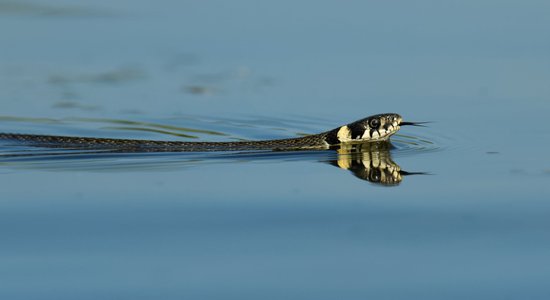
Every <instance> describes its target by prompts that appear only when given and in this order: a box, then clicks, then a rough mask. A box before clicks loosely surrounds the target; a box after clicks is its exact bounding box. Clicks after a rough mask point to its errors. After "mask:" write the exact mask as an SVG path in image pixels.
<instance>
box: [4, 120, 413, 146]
mask: <svg viewBox="0 0 550 300" xmlns="http://www.w3.org/2000/svg"><path fill="white" fill-rule="evenodd" d="M419 123H420V122H404V121H403V118H402V117H401V116H400V115H399V114H396V113H383V114H376V115H372V116H369V117H366V118H363V119H360V120H357V121H355V122H352V123H349V124H346V125H343V126H340V127H337V128H334V129H332V130H329V131H326V132H322V133H318V134H312V135H307V136H302V137H296V138H286V139H272V140H245V141H228V142H206V141H205V142H191V141H161V140H140V139H118V138H117V139H114V138H95V137H79V136H57V135H36V134H19V133H0V140H2V141H12V142H17V143H24V144H28V145H31V146H36V147H47V148H66V149H89V150H110V151H119V152H208V151H246V150H271V151H295V150H329V149H339V148H341V147H342V146H343V145H350V144H358V143H369V142H382V141H388V140H389V138H390V136H392V135H393V134H395V133H396V132H397V131H398V130H399V129H400V127H401V126H404V125H415V126H417V125H418V124H419Z"/></svg>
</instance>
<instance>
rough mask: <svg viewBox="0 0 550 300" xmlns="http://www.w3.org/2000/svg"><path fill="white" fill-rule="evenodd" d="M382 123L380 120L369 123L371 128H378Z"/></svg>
mask: <svg viewBox="0 0 550 300" xmlns="http://www.w3.org/2000/svg"><path fill="white" fill-rule="evenodd" d="M379 125H380V121H379V120H378V119H372V120H370V121H369V126H370V128H378V126H379Z"/></svg>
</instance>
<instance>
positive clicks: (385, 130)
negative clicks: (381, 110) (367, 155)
mask: <svg viewBox="0 0 550 300" xmlns="http://www.w3.org/2000/svg"><path fill="white" fill-rule="evenodd" d="M402 121H403V119H402V118H401V116H400V115H398V114H394V113H387V114H378V115H373V116H370V117H367V118H364V119H361V120H358V121H355V122H353V123H350V124H347V125H344V126H341V127H339V128H336V129H334V130H332V131H331V132H330V133H329V140H330V142H329V144H340V143H353V142H375V141H385V140H387V139H388V138H389V137H390V136H392V135H393V134H394V133H396V132H397V131H398V130H399V128H400V127H399V126H400V125H401V124H402Z"/></svg>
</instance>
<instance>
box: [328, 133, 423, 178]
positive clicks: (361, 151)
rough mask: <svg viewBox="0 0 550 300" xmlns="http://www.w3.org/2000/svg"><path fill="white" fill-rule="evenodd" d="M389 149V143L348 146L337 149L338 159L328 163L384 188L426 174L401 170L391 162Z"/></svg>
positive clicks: (390, 146) (390, 145)
mask: <svg viewBox="0 0 550 300" xmlns="http://www.w3.org/2000/svg"><path fill="white" fill-rule="evenodd" d="M391 148H393V146H392V144H391V143H390V142H378V143H364V144H356V145H349V146H345V147H342V148H340V149H338V150H337V153H338V159H336V160H332V161H330V162H329V163H330V164H332V165H334V166H337V167H340V168H342V169H345V170H349V171H351V173H352V174H353V175H355V177H357V178H359V179H362V180H366V181H369V182H372V183H374V184H380V185H385V186H395V185H398V184H399V183H401V181H402V180H403V177H404V176H406V175H417V174H426V173H424V172H406V171H403V170H401V167H400V166H399V165H398V164H397V163H396V162H395V161H393V160H392V157H391V153H390V149H391Z"/></svg>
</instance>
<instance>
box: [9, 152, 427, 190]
mask: <svg viewBox="0 0 550 300" xmlns="http://www.w3.org/2000/svg"><path fill="white" fill-rule="evenodd" d="M392 149H393V150H395V147H394V146H393V145H392V144H391V143H390V142H378V143H364V144H354V145H346V146H344V147H340V148H339V149H335V150H334V149H333V150H325V151H274V152H272V151H242V152H188V153H181V152H131V150H130V151H129V150H109V149H105V150H101V149H98V150H93V149H84V150H82V149H63V148H46V147H33V146H28V145H15V144H13V143H12V144H4V145H2V144H1V143H0V166H3V167H7V168H16V169H34V170H47V171H48V170H49V171H74V170H79V171H94V172H96V171H100V172H117V171H123V172H126V171H159V170H160V171H166V170H174V169H185V168H189V167H196V166H200V165H211V164H216V163H242V162H259V161H282V162H289V161H296V162H297V161H312V162H322V163H327V164H329V165H333V166H337V167H339V168H341V169H344V170H349V171H350V172H351V173H352V174H353V175H354V176H355V177H357V178H359V179H361V180H365V181H368V182H370V183H373V184H377V185H383V186H397V185H399V184H400V183H401V182H402V180H403V179H404V176H405V175H414V174H425V173H423V172H406V171H404V170H402V169H401V167H400V166H399V165H398V164H397V163H396V162H395V161H394V160H393V159H392V155H391V152H392V151H391V150H392Z"/></svg>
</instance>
